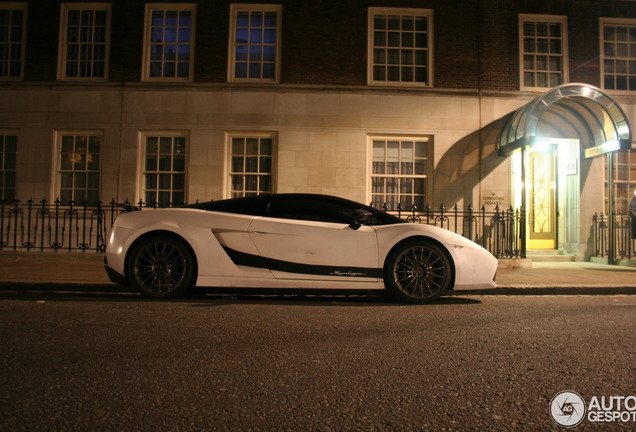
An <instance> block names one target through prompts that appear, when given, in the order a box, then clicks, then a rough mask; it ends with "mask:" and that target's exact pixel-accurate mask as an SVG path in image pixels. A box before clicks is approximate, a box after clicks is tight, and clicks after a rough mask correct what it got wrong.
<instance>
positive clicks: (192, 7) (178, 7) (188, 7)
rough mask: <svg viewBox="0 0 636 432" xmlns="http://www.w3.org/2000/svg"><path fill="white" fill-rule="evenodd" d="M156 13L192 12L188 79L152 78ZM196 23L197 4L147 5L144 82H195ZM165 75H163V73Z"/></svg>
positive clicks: (142, 74) (143, 64) (142, 75)
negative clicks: (151, 62)
mask: <svg viewBox="0 0 636 432" xmlns="http://www.w3.org/2000/svg"><path fill="white" fill-rule="evenodd" d="M155 11H178V12H181V11H189V12H191V27H190V59H189V61H188V76H187V77H178V76H175V77H164V76H161V77H151V76H150V60H151V51H152V43H151V32H152V13H153V12H155ZM196 22H197V5H196V3H146V6H145V21H144V39H143V44H144V47H143V60H142V62H143V63H142V67H141V80H142V81H144V82H192V81H193V80H194V58H195V49H196ZM162 75H163V73H162Z"/></svg>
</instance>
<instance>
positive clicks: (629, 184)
mask: <svg viewBox="0 0 636 432" xmlns="http://www.w3.org/2000/svg"><path fill="white" fill-rule="evenodd" d="M606 157H607V156H606ZM604 166H605V188H604V191H605V195H606V196H605V214H607V209H608V205H607V190H608V189H607V162H606V163H605V164H604ZM635 190H636V150H627V151H618V152H615V153H614V211H615V212H617V213H623V214H627V213H628V210H629V201H630V200H631V198H632V197H633V196H634V191H635Z"/></svg>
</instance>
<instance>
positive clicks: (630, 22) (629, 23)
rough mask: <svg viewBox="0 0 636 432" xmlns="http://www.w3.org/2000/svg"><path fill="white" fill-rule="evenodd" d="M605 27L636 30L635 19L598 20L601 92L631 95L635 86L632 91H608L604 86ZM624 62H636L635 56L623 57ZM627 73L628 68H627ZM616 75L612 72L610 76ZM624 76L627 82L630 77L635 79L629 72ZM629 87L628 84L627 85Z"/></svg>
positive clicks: (635, 74)
mask: <svg viewBox="0 0 636 432" xmlns="http://www.w3.org/2000/svg"><path fill="white" fill-rule="evenodd" d="M606 25H610V26H613V27H625V28H630V27H633V28H635V29H636V19H634V18H603V17H601V18H599V54H600V55H599V57H600V77H599V79H600V82H601V85H600V87H601V88H602V89H603V90H607V91H611V92H616V93H622V94H633V93H634V91H636V86H634V88H633V89H629V88H628V89H608V88H607V87H606V86H605V73H606V72H605V60H606V56H605V31H604V29H605V26H606ZM635 42H636V41H635ZM627 43H629V40H628V41H627ZM610 58H611V59H618V58H619V57H610ZM625 60H626V61H628V62H630V61H633V62H636V55H635V56H633V57H625ZM628 71H629V68H628ZM617 75H618V74H617V73H616V72H614V73H613V74H612V76H614V77H616V76H617ZM625 76H626V77H627V80H629V77H630V76H632V77H634V78H635V79H636V73H634V74H630V73H629V72H627V73H626V74H625ZM628 87H629V84H628Z"/></svg>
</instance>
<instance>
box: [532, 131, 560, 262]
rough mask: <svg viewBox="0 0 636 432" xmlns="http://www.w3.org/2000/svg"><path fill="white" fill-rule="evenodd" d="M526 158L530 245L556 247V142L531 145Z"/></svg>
mask: <svg viewBox="0 0 636 432" xmlns="http://www.w3.org/2000/svg"><path fill="white" fill-rule="evenodd" d="M527 161H528V163H527V164H526V166H527V167H528V173H527V175H528V178H527V187H528V197H527V201H528V206H527V209H528V213H527V215H528V249H531V250H532V249H535V250H547V249H556V241H557V224H556V219H557V203H556V197H557V194H556V191H557V176H556V146H555V145H554V144H550V145H546V146H541V148H540V149H535V148H532V149H530V150H529V151H528V156H527Z"/></svg>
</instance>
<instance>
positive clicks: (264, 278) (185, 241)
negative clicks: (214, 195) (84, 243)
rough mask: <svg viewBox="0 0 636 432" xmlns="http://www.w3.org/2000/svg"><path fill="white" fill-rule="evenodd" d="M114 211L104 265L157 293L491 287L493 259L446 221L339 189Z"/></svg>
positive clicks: (410, 292)
mask: <svg viewBox="0 0 636 432" xmlns="http://www.w3.org/2000/svg"><path fill="white" fill-rule="evenodd" d="M128 210H129V211H126V212H125V213H122V214H120V215H119V216H118V217H117V219H116V220H115V223H114V225H113V227H112V230H111V232H110V236H109V239H108V244H107V248H106V271H107V272H108V275H109V277H110V279H111V280H112V281H113V282H115V283H119V284H126V285H132V286H133V287H134V288H136V289H137V290H138V291H140V292H141V293H142V294H144V295H146V296H149V297H154V298H174V297H180V296H183V295H185V294H186V293H187V292H188V291H190V290H192V289H194V288H195V287H225V288H237V287H238V288H285V289H294V288H298V289H313V288H315V289H330V290H331V289H343V290H355V289H364V290H370V289H379V290H380V289H386V290H387V291H388V292H389V293H390V294H392V295H393V296H395V297H396V298H397V299H399V300H401V301H407V302H426V301H431V300H434V299H437V298H438V297H440V296H441V295H444V294H445V293H447V292H449V291H451V290H455V291H458V290H470V289H484V288H494V287H496V284H495V281H494V279H495V274H496V271H497V259H496V258H495V257H494V256H493V255H492V254H490V253H489V252H488V251H487V250H485V249H484V248H482V247H481V246H479V245H477V244H476V243H473V242H472V241H470V240H468V239H466V238H464V237H462V236H460V235H458V234H455V233H453V232H451V231H448V230H445V229H442V228H439V227H435V226H430V225H425V224H417V223H407V222H405V221H404V220H402V219H400V218H398V217H396V216H394V215H391V214H388V213H386V212H383V211H380V210H378V209H375V208H372V207H369V206H366V205H363V204H360V203H357V202H354V201H349V200H346V199H342V198H337V197H332V196H325V195H312V194H273V195H259V196H254V197H247V198H234V199H227V200H220V201H210V202H204V203H197V204H190V205H185V206H182V207H176V208H166V209H156V210H143V211H135V210H134V209H132V208H129V209H128Z"/></svg>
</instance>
